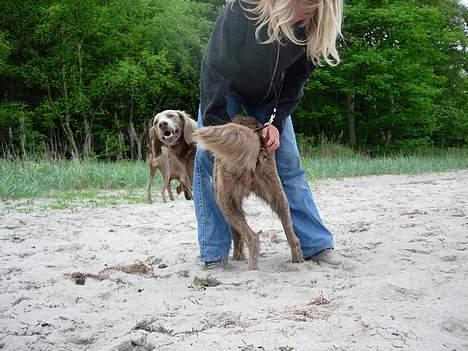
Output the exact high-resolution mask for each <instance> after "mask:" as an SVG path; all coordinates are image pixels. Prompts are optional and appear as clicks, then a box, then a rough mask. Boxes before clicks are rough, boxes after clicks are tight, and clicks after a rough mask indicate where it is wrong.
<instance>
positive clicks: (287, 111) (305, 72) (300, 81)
mask: <svg viewBox="0 0 468 351" xmlns="http://www.w3.org/2000/svg"><path fill="white" fill-rule="evenodd" d="M314 68H315V66H314V65H313V64H312V62H311V61H309V60H308V58H307V55H306V54H304V55H301V56H300V57H299V58H298V59H297V60H296V61H295V62H294V63H293V64H292V65H291V66H289V68H287V69H286V71H285V72H284V78H283V83H282V88H281V92H280V96H279V99H278V105H277V106H276V117H275V119H274V120H273V125H274V126H275V127H276V128H278V130H279V131H280V132H281V131H282V129H283V123H284V120H285V119H286V117H288V116H290V115H291V113H292V112H293V111H294V109H295V108H296V106H297V104H298V103H299V101H300V100H301V98H302V96H303V95H304V85H305V83H306V82H307V80H308V79H309V77H310V75H311V73H312V71H313V70H314ZM274 107H275V106H272V107H271V108H270V109H269V110H268V111H267V116H266V117H267V120H268V119H269V118H270V116H271V114H272V113H273V108H274Z"/></svg>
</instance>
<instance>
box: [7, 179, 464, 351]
mask: <svg viewBox="0 0 468 351" xmlns="http://www.w3.org/2000/svg"><path fill="white" fill-rule="evenodd" d="M312 187H313V189H314V194H315V198H316V202H317V204H318V206H319V209H320V212H321V214H322V217H323V220H324V222H325V223H326V224H327V226H328V227H329V228H330V229H331V230H332V231H333V233H334V235H335V240H336V254H337V255H338V256H339V257H340V258H342V260H343V264H342V265H341V266H340V267H338V268H334V267H332V266H328V265H325V264H322V265H318V264H316V263H313V262H307V263H304V264H293V263H290V253H289V252H290V251H289V248H288V246H287V242H286V239H285V236H284V233H283V232H282V229H281V226H280V223H279V221H278V220H277V219H276V217H275V216H274V215H273V214H272V212H271V211H270V210H269V209H268V208H267V207H266V206H265V205H263V204H262V203H261V202H260V201H259V200H257V199H249V200H248V202H247V204H246V209H247V213H248V215H249V223H250V224H251V225H252V227H253V228H254V230H255V231H257V232H259V233H260V237H261V242H262V246H261V257H260V261H259V270H258V271H249V270H248V269H247V264H246V263H245V262H230V263H229V265H228V267H227V268H226V269H221V268H219V269H215V270H210V271H206V270H204V269H203V267H202V265H201V264H200V263H199V262H198V244H197V240H196V224H195V218H194V210H193V202H190V201H185V200H184V199H182V198H181V197H179V198H177V200H176V201H174V202H171V203H162V202H161V199H160V198H156V201H155V203H154V204H152V205H147V204H139V205H119V206H109V207H104V208H102V207H101V208H90V207H80V206H76V207H74V208H73V209H62V210H47V211H44V210H40V208H39V207H40V206H38V205H40V204H41V203H44V202H47V201H48V200H46V199H43V200H37V201H36V202H35V203H33V204H29V205H28V210H27V211H25V208H24V206H23V207H22V206H21V203H20V202H18V203H17V204H16V203H14V202H11V201H9V202H6V201H3V202H2V203H0V274H1V276H0V350H99V351H101V350H121V351H124V350H237V351H239V350H243V351H246V350H281V351H292V350H346V351H348V350H424V351H429V350H458V351H461V350H468V265H467V259H468V250H467V248H468V171H460V172H451V173H438V174H425V175H418V176H376V177H362V178H349V179H344V180H332V181H324V182H317V183H314V184H312ZM142 201H144V197H143V198H142Z"/></svg>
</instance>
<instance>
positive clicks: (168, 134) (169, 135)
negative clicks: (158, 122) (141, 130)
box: [162, 129, 179, 144]
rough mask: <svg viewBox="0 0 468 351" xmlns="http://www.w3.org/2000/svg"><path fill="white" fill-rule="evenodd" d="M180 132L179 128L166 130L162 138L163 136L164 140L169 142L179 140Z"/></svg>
mask: <svg viewBox="0 0 468 351" xmlns="http://www.w3.org/2000/svg"><path fill="white" fill-rule="evenodd" d="M178 132H179V130H178V129H176V130H174V131H170V130H165V131H164V133H163V135H162V138H163V140H164V142H166V143H169V144H172V143H175V142H177V139H178Z"/></svg>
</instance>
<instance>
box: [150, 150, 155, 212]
mask: <svg viewBox="0 0 468 351" xmlns="http://www.w3.org/2000/svg"><path fill="white" fill-rule="evenodd" d="M155 173H156V166H155V165H154V164H153V158H152V157H151V159H150V161H149V177H148V203H149V204H152V203H153V199H152V198H151V193H152V191H153V179H154V174H155Z"/></svg>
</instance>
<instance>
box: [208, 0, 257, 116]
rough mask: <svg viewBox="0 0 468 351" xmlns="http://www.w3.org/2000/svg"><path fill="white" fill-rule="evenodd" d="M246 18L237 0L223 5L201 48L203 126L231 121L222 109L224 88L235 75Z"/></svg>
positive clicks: (224, 104) (225, 89)
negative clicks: (236, 59)
mask: <svg viewBox="0 0 468 351" xmlns="http://www.w3.org/2000/svg"><path fill="white" fill-rule="evenodd" d="M247 21H248V19H247V17H246V16H245V14H244V10H243V9H242V8H241V6H240V4H239V2H235V3H234V4H233V6H231V5H225V6H224V8H223V9H222V12H221V14H220V15H219V17H218V19H217V21H216V23H215V26H214V29H213V32H212V34H211V38H210V40H209V43H208V47H207V49H206V51H205V56H204V58H203V63H202V67H201V76H200V109H201V115H202V118H203V125H219V124H225V123H228V122H230V121H231V119H230V117H229V116H228V114H227V111H226V105H227V104H226V100H225V96H226V91H227V89H228V88H229V86H230V84H231V80H232V77H233V76H234V74H236V66H235V57H236V55H237V53H238V51H239V48H240V47H241V46H242V44H243V42H244V41H245V35H246V33H247V26H248V22H247Z"/></svg>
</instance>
